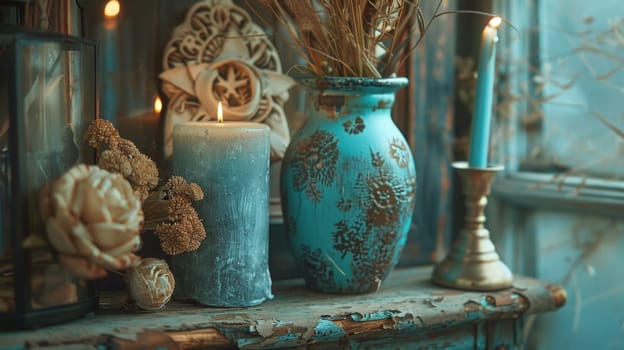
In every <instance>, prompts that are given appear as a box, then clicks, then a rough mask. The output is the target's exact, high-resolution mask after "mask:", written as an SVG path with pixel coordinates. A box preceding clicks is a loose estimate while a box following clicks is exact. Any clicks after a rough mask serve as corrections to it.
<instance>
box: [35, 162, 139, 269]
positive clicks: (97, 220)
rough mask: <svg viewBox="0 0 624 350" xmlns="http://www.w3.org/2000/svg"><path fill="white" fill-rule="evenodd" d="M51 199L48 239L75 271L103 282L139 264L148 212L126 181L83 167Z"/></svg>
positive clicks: (58, 184)
mask: <svg viewBox="0 0 624 350" xmlns="http://www.w3.org/2000/svg"><path fill="white" fill-rule="evenodd" d="M47 196H48V198H47V200H48V201H49V206H48V210H49V213H48V215H47V220H46V231H47V235H48V239H49V241H50V244H51V245H52V246H53V247H54V248H55V249H56V250H57V251H58V253H59V260H60V261H61V263H63V264H64V265H65V266H66V267H67V268H68V269H69V270H70V271H72V272H74V273H75V274H76V275H78V276H79V277H82V278H98V277H102V276H104V275H106V271H105V270H120V269H125V268H127V267H129V266H130V265H132V264H133V263H135V262H137V261H138V260H139V257H137V256H136V255H134V254H133V252H134V251H136V250H137V249H138V248H139V247H140V245H141V237H140V236H139V232H140V230H141V226H142V224H143V210H142V208H141V201H140V199H139V197H138V196H137V194H136V193H135V192H134V191H133V190H132V187H131V186H130V184H129V183H128V181H126V180H125V179H124V178H123V177H122V176H121V175H119V174H113V173H110V172H108V171H106V170H103V169H101V168H99V167H97V166H88V165H85V164H79V165H76V166H74V167H73V168H71V169H70V170H69V171H68V172H67V173H65V174H64V175H63V176H62V177H61V178H60V179H58V180H57V181H55V182H54V183H53V184H52V186H51V187H50V189H49V191H48V194H47ZM44 201H45V199H44ZM44 215H46V214H44Z"/></svg>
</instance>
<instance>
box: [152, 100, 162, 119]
mask: <svg viewBox="0 0 624 350" xmlns="http://www.w3.org/2000/svg"><path fill="white" fill-rule="evenodd" d="M162 107H163V105H162V100H161V99H160V96H156V98H155V99H154V113H155V114H156V115H157V116H159V115H160V112H161V111H162Z"/></svg>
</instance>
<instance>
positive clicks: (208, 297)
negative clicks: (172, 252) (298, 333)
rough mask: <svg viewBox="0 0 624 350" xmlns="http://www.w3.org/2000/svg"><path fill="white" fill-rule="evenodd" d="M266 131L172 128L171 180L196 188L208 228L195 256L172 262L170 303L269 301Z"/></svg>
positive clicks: (194, 125) (224, 125) (195, 125)
mask: <svg viewBox="0 0 624 350" xmlns="http://www.w3.org/2000/svg"><path fill="white" fill-rule="evenodd" d="M269 145H270V144H269V127H268V126H266V125H264V124H259V123H252V122H224V121H223V113H222V108H221V104H219V111H218V120H217V121H211V122H184V123H179V124H176V125H175V126H174V128H173V173H174V174H176V175H180V176H183V177H184V178H186V179H187V180H188V181H189V182H195V183H197V184H199V185H200V186H201V187H202V189H203V190H204V199H203V200H202V201H200V202H198V204H197V206H196V208H197V212H198V214H199V216H200V218H201V219H202V221H203V223H204V227H205V228H206V239H205V240H204V241H203V242H202V244H201V246H200V247H199V249H198V250H196V251H194V252H190V253H183V254H180V255H176V256H174V257H173V258H172V263H171V268H172V271H173V274H174V276H176V289H175V292H174V297H176V298H179V299H194V300H196V301H198V302H200V303H202V304H204V305H209V306H225V307H237V306H251V305H256V304H260V303H262V302H263V301H265V300H267V299H270V298H272V294H271V276H270V274H269V269H268V249H269V243H268V242H269V158H270V157H269V156H270V146H269Z"/></svg>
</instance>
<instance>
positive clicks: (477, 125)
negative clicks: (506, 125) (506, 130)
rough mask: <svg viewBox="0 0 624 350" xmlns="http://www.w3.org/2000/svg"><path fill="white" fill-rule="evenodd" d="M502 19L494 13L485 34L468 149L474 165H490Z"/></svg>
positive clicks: (470, 160)
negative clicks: (493, 96)
mask: <svg viewBox="0 0 624 350" xmlns="http://www.w3.org/2000/svg"><path fill="white" fill-rule="evenodd" d="M501 22H502V19H501V18H500V17H493V18H492V19H490V21H489V22H488V24H487V25H486V26H485V28H484V29H483V33H482V35H481V54H480V56H479V69H478V70H477V89H476V93H475V103H474V113H473V116H472V131H471V136H470V151H469V152H468V165H469V166H470V167H472V168H487V163H488V148H489V142H490V124H491V120H492V95H493V89H494V72H495V70H494V68H495V61H496V42H497V41H498V36H497V30H496V28H498V26H499V25H500V24H501Z"/></svg>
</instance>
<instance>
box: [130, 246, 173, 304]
mask: <svg viewBox="0 0 624 350" xmlns="http://www.w3.org/2000/svg"><path fill="white" fill-rule="evenodd" d="M126 278H127V282H128V290H129V291H130V297H131V298H132V300H133V301H134V303H135V304H136V306H138V307H140V308H141V309H143V310H158V309H161V308H162V307H163V306H165V304H167V302H169V300H170V299H171V295H172V294H173V290H174V289H175V279H174V278H173V273H171V270H169V265H167V263H166V262H165V261H164V260H161V259H155V258H146V259H143V260H141V262H140V263H139V264H137V265H136V266H134V267H131V268H129V269H128V271H127V275H126Z"/></svg>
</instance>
